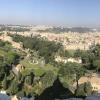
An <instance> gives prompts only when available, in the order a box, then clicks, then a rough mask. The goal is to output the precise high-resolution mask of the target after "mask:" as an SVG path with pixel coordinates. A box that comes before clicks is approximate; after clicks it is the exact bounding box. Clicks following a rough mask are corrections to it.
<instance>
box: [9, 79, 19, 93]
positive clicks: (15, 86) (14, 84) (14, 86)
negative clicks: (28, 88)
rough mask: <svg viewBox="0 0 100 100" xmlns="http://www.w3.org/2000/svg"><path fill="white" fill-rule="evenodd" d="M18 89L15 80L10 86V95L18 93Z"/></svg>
mask: <svg viewBox="0 0 100 100" xmlns="http://www.w3.org/2000/svg"><path fill="white" fill-rule="evenodd" d="M18 90H19V88H18V82H17V81H16V80H13V81H12V83H11V86H10V93H11V94H12V95H13V94H16V93H17V92H18Z"/></svg>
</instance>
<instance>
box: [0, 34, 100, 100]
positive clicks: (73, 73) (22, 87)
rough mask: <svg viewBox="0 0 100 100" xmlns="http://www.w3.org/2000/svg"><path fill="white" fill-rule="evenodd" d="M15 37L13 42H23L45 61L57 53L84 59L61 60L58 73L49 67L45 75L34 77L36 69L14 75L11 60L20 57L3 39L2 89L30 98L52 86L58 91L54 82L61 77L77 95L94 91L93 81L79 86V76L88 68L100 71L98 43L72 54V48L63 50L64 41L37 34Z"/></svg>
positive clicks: (49, 61)
mask: <svg viewBox="0 0 100 100" xmlns="http://www.w3.org/2000/svg"><path fill="white" fill-rule="evenodd" d="M12 37H13V40H14V41H16V42H22V43H23V48H29V49H31V50H35V51H37V52H38V54H39V56H40V57H44V59H45V62H46V63H52V62H54V57H55V54H60V55H61V56H65V57H76V58H77V57H80V58H81V59H82V64H78V63H71V62H69V63H66V64H64V63H58V64H57V66H58V67H57V68H58V70H57V72H56V73H55V72H53V71H51V70H48V71H47V70H46V71H45V72H44V73H43V74H42V76H38V77H37V76H35V74H34V70H29V71H28V73H23V72H19V73H18V75H15V74H14V73H13V71H12V63H13V64H15V62H16V60H17V59H19V57H20V56H19V55H18V54H17V53H16V52H14V51H13V50H11V49H10V48H8V49H6V47H7V44H9V43H7V42H2V41H0V50H3V51H4V52H3V53H4V54H1V53H0V88H1V89H2V88H3V89H4V90H6V91H7V92H8V93H9V94H11V95H13V94H17V95H18V96H28V97H30V96H34V95H35V96H36V97H37V98H39V96H41V95H42V94H43V93H44V91H46V90H47V89H48V88H49V87H51V88H52V89H51V90H52V91H53V90H55V91H56V90H58V89H57V88H59V87H57V86H56V85H54V83H55V81H56V80H57V79H59V81H60V82H61V84H62V86H64V89H65V90H66V89H68V90H69V91H71V92H72V93H73V95H74V96H82V97H84V96H87V95H89V94H91V93H92V87H91V84H90V83H84V84H81V85H79V79H80V78H81V77H82V76H84V75H85V74H86V73H88V70H91V69H92V70H95V71H97V72H99V71H100V45H99V44H97V45H93V46H91V47H90V49H89V50H87V51H82V50H76V51H75V52H74V53H73V55H72V54H70V53H69V51H66V50H63V47H62V45H61V44H59V43H55V42H51V41H47V40H44V39H43V38H40V37H37V36H35V37H23V36H19V35H12ZM74 83H76V84H77V85H76V88H73V84H74ZM52 86H53V87H52ZM52 91H51V92H52ZM57 92H59V91H57ZM60 92H61V93H62V92H63V90H60ZM60 92H59V93H60ZM53 93H55V95H56V92H54V91H53ZM51 94H52V93H51ZM49 95H50V94H49ZM53 95H54V94H52V96H53ZM62 95H64V94H62ZM66 95H67V94H66ZM43 98H44V97H43ZM37 100H39V99H37ZM40 100H41V99H40ZM43 100H45V99H43Z"/></svg>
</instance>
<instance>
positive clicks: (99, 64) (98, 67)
mask: <svg viewBox="0 0 100 100" xmlns="http://www.w3.org/2000/svg"><path fill="white" fill-rule="evenodd" d="M93 66H94V67H95V68H96V71H97V72H98V71H99V70H100V60H94V61H93Z"/></svg>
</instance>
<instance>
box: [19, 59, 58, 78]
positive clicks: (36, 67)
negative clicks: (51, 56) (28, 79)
mask: <svg viewBox="0 0 100 100" xmlns="http://www.w3.org/2000/svg"><path fill="white" fill-rule="evenodd" d="M20 63H21V64H22V65H23V66H25V70H23V71H22V73H23V74H24V75H25V74H28V73H29V72H30V71H32V70H33V72H34V74H35V75H36V76H41V75H42V74H43V73H45V72H46V71H50V70H51V71H53V72H54V73H55V74H57V72H58V68H56V67H53V66H52V65H50V64H46V65H45V66H44V67H41V66H40V65H39V64H33V63H30V62H29V61H27V60H22V61H20Z"/></svg>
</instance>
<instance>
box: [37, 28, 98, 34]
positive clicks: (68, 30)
mask: <svg viewBox="0 0 100 100" xmlns="http://www.w3.org/2000/svg"><path fill="white" fill-rule="evenodd" d="M96 31H100V29H93V28H88V27H72V28H62V27H53V28H48V29H45V30H38V32H50V33H62V32H79V33H87V32H96Z"/></svg>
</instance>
